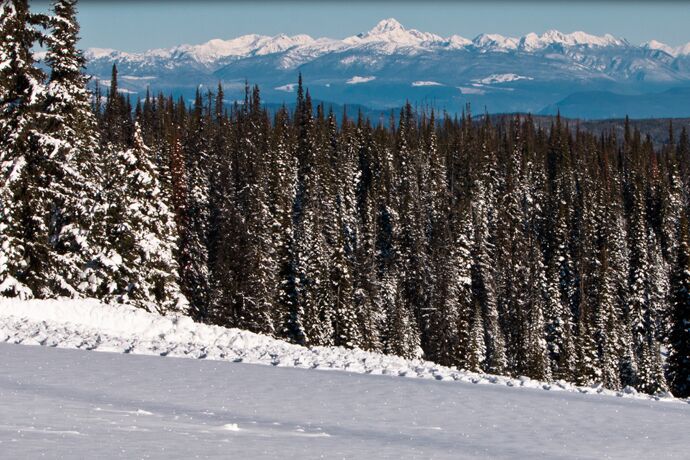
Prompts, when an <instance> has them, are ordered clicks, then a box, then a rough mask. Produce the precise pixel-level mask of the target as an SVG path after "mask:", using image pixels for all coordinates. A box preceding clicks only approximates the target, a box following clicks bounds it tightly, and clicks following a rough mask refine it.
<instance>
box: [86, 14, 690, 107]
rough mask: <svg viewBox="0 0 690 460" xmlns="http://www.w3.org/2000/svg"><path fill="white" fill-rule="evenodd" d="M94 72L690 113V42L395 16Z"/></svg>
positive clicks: (413, 97) (141, 83)
mask: <svg viewBox="0 0 690 460" xmlns="http://www.w3.org/2000/svg"><path fill="white" fill-rule="evenodd" d="M85 55H86V57H87V60H88V67H87V70H88V72H89V73H90V74H91V75H93V76H94V77H95V79H96V80H98V81H100V82H101V83H102V84H108V83H109V81H108V79H109V78H110V71H111V67H112V65H113V64H114V63H115V64H117V65H118V69H119V75H120V86H121V88H122V90H123V91H127V92H130V93H132V94H133V95H142V94H143V92H144V91H145V90H146V88H147V87H148V88H151V89H152V90H153V91H159V90H160V91H163V92H166V93H167V92H172V93H175V94H182V95H185V96H187V97H189V98H191V97H192V96H193V94H194V92H195V91H196V89H197V88H198V87H199V85H202V86H205V87H208V88H209V89H211V90H213V89H214V88H215V87H216V85H217V84H218V82H219V81H220V82H222V83H223V85H224V88H225V90H226V94H227V97H228V101H229V102H231V101H233V100H235V99H237V100H240V101H241V100H243V97H242V92H243V89H244V82H245V80H248V81H249V82H250V83H257V84H259V85H260V87H261V90H262V96H263V98H264V100H266V101H267V102H270V103H277V104H279V103H282V102H287V103H290V102H293V101H294V98H295V87H296V85H295V83H296V80H297V75H298V73H299V72H301V73H302V74H303V76H304V80H305V84H306V85H307V86H308V87H309V89H310V91H311V94H312V96H313V97H315V98H318V99H320V100H324V101H331V102H333V103H335V104H345V103H347V104H359V105H362V106H366V107H369V108H371V109H372V110H385V109H389V108H394V107H400V106H401V105H403V104H404V103H405V101H406V100H409V101H411V102H413V103H416V104H418V105H428V106H433V107H436V108H439V109H445V110H448V111H450V112H458V111H460V110H462V108H464V107H465V105H466V104H467V103H470V104H471V105H472V107H473V108H474V110H475V111H480V112H483V111H484V110H485V109H486V110H487V111H489V112H491V113H499V112H532V113H553V112H554V111H556V110H558V109H560V110H561V112H562V113H564V114H567V115H568V116H577V117H580V118H610V117H616V116H623V115H625V114H629V115H631V116H633V117H638V116H640V117H670V116H674V117H675V116H688V115H690V104H688V89H687V88H690V44H688V45H686V46H684V47H679V48H675V49H674V48H671V47H669V46H667V45H664V44H662V43H659V42H656V41H652V42H649V43H646V44H642V45H633V44H630V43H629V42H627V41H626V40H624V39H619V38H615V37H613V36H611V35H604V36H594V35H589V34H586V33H584V32H574V33H570V34H563V33H561V32H558V31H548V32H546V33H544V34H542V35H537V34H527V35H525V36H523V37H519V38H511V37H503V36H501V35H497V34H482V35H479V36H478V37H475V38H474V39H473V40H468V39H466V38H463V37H461V36H458V35H453V36H451V37H440V36H438V35H435V34H432V33H427V32H420V31H417V30H407V29H405V28H404V27H403V26H402V25H400V24H399V23H398V22H397V21H395V20H394V19H387V20H384V21H381V22H379V23H378V24H377V25H376V27H374V28H373V29H372V30H370V31H369V32H366V33H363V34H359V35H356V36H352V37H348V38H345V39H343V40H335V39H329V38H319V39H314V38H311V37H309V36H308V35H296V36H291V37H290V36H286V35H278V36H275V37H268V36H261V35H245V36H242V37H239V38H235V39H231V40H211V41H209V42H207V43H204V44H202V45H181V46H177V47H174V48H170V49H158V50H150V51H147V52H145V53H138V54H133V53H126V52H122V51H117V50H111V49H89V50H87V51H86V53H85Z"/></svg>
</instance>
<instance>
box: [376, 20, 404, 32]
mask: <svg viewBox="0 0 690 460" xmlns="http://www.w3.org/2000/svg"><path fill="white" fill-rule="evenodd" d="M404 30H405V28H404V27H403V25H402V24H400V23H399V22H398V21H397V20H396V19H394V18H388V19H383V20H381V21H379V23H378V24H376V26H374V28H373V29H371V30H370V31H369V32H368V33H367V35H381V34H385V33H388V32H394V31H404Z"/></svg>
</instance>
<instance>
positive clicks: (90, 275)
mask: <svg viewBox="0 0 690 460" xmlns="http://www.w3.org/2000/svg"><path fill="white" fill-rule="evenodd" d="M75 5H76V0H56V1H55V2H54V3H53V13H54V14H53V16H51V17H50V18H49V26H50V28H51V30H52V33H51V34H50V35H48V37H47V38H46V45H47V53H46V58H45V60H46V62H47V63H48V65H49V67H50V79H49V81H48V84H47V86H46V87H45V89H44V91H43V95H42V108H41V109H42V110H41V124H40V130H41V133H40V136H39V140H38V146H39V152H40V153H39V154H40V158H39V161H40V162H41V164H42V167H41V170H42V173H43V175H44V179H45V185H44V186H43V187H40V188H39V189H38V190H37V192H38V193H39V194H40V195H41V197H42V199H41V203H40V204H41V205H42V208H39V209H36V211H37V212H40V213H41V214H42V216H41V218H42V219H43V220H44V221H45V222H46V228H47V231H48V233H47V235H42V236H41V237H42V238H45V239H46V240H47V241H48V242H49V244H50V251H49V253H48V256H49V257H48V260H47V263H46V265H45V266H44V267H43V269H42V270H43V276H44V277H45V279H46V282H47V283H48V285H47V286H46V288H47V295H51V296H52V295H69V296H77V295H80V294H83V295H94V294H95V293H96V290H97V288H98V285H99V284H100V283H101V282H102V280H101V279H99V277H100V275H101V274H100V273H98V271H97V270H95V267H94V266H93V263H92V262H93V261H94V259H96V258H98V257H99V254H100V253H101V248H100V247H99V246H100V244H101V242H102V240H103V235H99V234H98V229H99V226H98V225H93V223H94V222H96V223H98V222H100V221H101V220H102V217H103V209H102V207H101V206H97V204H98V202H97V200H96V198H97V196H98V195H99V193H100V187H99V185H100V184H99V181H100V164H99V163H100V161H101V159H100V158H99V154H98V130H97V126H96V120H95V117H94V115H93V112H92V111H91V101H90V97H91V95H90V94H89V92H88V90H87V88H86V83H87V78H86V76H85V75H83V74H82V68H83V67H84V63H85V61H84V58H83V57H82V55H81V52H80V51H79V50H78V49H77V40H78V38H79V37H78V31H79V25H78V23H77V21H76V8H75Z"/></svg>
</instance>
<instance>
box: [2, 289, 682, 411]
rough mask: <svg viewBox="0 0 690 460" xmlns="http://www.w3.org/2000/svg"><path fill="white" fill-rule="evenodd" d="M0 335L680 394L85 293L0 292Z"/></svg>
mask: <svg viewBox="0 0 690 460" xmlns="http://www.w3.org/2000/svg"><path fill="white" fill-rule="evenodd" d="M0 342H7V343H17V344H25V345H43V346H50V347H60V348H78V349H86V350H96V351H106V352H116V353H134V354H144V355H160V356H174V357H187V358H197V359H210V360H221V361H233V362H244V363H253V364H265V365H273V366H283V367H297V368H309V369H330V370H340V371H349V372H356V373H366V374H383V375H392V376H401V377H412V378H426V379H435V380H444V381H461V382H471V383H475V384H497V385H506V386H510V387H525V388H537V389H543V390H551V391H568V392H578V393H586V394H604V395H611V396H618V397H629V398H639V399H655V400H664V401H677V402H682V401H684V400H679V399H675V398H673V397H672V396H671V395H670V394H663V395H656V396H650V395H646V394H641V393H638V392H637V391H635V390H634V389H632V388H626V389H624V390H623V391H612V390H608V389H605V388H603V387H602V386H601V385H593V386H591V387H579V386H575V385H572V384H570V383H567V382H564V381H558V382H553V383H546V382H539V381H535V380H531V379H529V378H527V377H519V378H511V377H504V376H496V375H488V374H477V373H473V372H468V371H464V370H457V369H455V368H450V367H445V366H440V365H437V364H435V363H432V362H429V361H424V360H410V359H404V358H400V357H397V356H390V355H383V354H380V353H372V352H367V351H363V350H359V349H345V348H340V347H313V348H306V347H302V346H299V345H293V344H290V343H287V342H284V341H282V340H277V339H273V338H271V337H267V336H263V335H260V334H254V333H252V332H248V331H243V330H239V329H233V328H224V327H219V326H210V325H206V324H199V323H195V322H194V321H192V320H191V319H190V318H188V317H185V316H176V315H172V316H159V315H156V314H152V313H148V312H146V311H143V310H140V309H137V308H134V307H130V306H126V305H106V304H103V303H101V302H99V301H97V300H88V299H87V300H72V299H64V300H29V301H21V300H15V299H0Z"/></svg>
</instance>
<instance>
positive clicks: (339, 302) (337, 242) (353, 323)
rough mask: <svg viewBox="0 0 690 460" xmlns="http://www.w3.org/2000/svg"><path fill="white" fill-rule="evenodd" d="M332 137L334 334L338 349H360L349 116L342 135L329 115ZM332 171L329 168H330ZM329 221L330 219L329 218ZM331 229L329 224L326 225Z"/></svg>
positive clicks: (354, 146) (343, 122) (352, 138)
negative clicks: (358, 347) (356, 299)
mask: <svg viewBox="0 0 690 460" xmlns="http://www.w3.org/2000/svg"><path fill="white" fill-rule="evenodd" d="M327 122H328V136H329V138H330V142H329V145H330V149H329V156H330V161H329V162H328V163H329V164H330V166H331V168H332V169H331V170H330V172H329V176H330V179H329V181H330V182H331V187H329V188H331V191H330V193H329V197H330V199H331V200H333V206H332V209H333V210H335V224H336V225H335V228H334V229H333V230H334V231H333V232H331V238H332V239H333V240H332V242H331V254H332V255H331V262H332V269H331V283H333V291H334V292H333V298H334V301H335V305H334V315H333V321H334V324H333V332H334V334H335V337H334V343H335V345H341V346H348V347H355V346H360V345H361V342H362V338H361V337H362V335H361V332H360V325H359V318H361V316H362V312H361V311H360V308H361V307H362V304H355V298H354V297H355V293H354V289H355V285H354V273H353V272H354V267H355V249H356V246H357V242H358V237H359V235H358V230H359V228H358V225H357V224H358V222H357V197H356V195H355V187H356V185H357V184H356V182H357V176H358V172H357V163H356V161H357V158H356V154H357V151H358V146H357V144H356V141H357V139H356V137H355V136H354V133H353V129H352V127H351V126H350V122H349V120H348V119H347V113H344V114H343V119H342V120H341V126H342V128H341V132H340V133H338V128H337V125H336V120H335V116H334V114H333V112H332V111H331V112H330V113H329V115H328V121H327ZM326 168H328V166H326ZM327 219H328V217H327ZM326 225H328V223H327V224H326Z"/></svg>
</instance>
